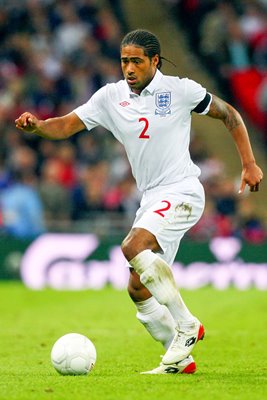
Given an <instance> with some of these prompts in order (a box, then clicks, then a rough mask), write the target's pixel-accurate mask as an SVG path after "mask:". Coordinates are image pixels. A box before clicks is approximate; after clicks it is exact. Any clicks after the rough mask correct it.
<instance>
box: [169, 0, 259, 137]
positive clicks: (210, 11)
mask: <svg viewBox="0 0 267 400" xmlns="http://www.w3.org/2000/svg"><path fill="white" fill-rule="evenodd" d="M165 2H166V3H167V4H169V6H170V7H171V8H172V11H173V15H175V16H176V17H177V20H178V21H179V24H180V25H181V26H182V27H183V28H184V30H185V31H186V34H187V37H188V39H189V44H190V46H191V49H192V51H193V52H195V53H196V54H197V55H198V57H200V59H201V60H202V62H203V64H204V65H205V67H206V68H207V69H208V71H210V72H211V74H212V75H213V76H214V77H216V79H217V82H218V83H219V85H220V90H221V92H222V93H223V94H224V96H226V97H227V98H228V99H229V100H230V101H232V100H234V102H235V103H236V104H238V105H239V107H241V108H242V109H243V110H244V111H245V112H246V113H247V116H248V117H249V118H250V120H251V122H253V123H254V125H255V126H257V127H258V128H259V130H260V131H262V132H263V140H264V141H265V143H266V145H267V1H266V0H165Z"/></svg>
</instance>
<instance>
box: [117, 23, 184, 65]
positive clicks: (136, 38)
mask: <svg viewBox="0 0 267 400" xmlns="http://www.w3.org/2000/svg"><path fill="white" fill-rule="evenodd" d="M128 45H134V46H137V47H141V48H143V49H144V54H145V55H146V56H147V57H149V58H150V60H151V59H152V57H154V56H155V55H156V54H157V55H158V56H159V62H158V65H157V68H158V69H160V68H161V67H162V60H166V61H168V62H170V63H171V64H173V63H172V62H171V61H169V60H167V59H166V58H165V57H162V56H161V55H160V53H161V48H160V43H159V40H158V38H157V36H156V35H154V34H153V33H151V32H149V31H146V30H144V29H136V30H135V31H132V32H129V33H127V35H126V36H125V37H124V38H123V39H122V42H121V48H122V47H125V46H128ZM173 65H174V66H175V67H176V65H175V64H173Z"/></svg>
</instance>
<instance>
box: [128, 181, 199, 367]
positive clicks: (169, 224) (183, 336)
mask: <svg viewBox="0 0 267 400" xmlns="http://www.w3.org/2000/svg"><path fill="white" fill-rule="evenodd" d="M192 183H193V189H192ZM168 190H169V192H167V191H168ZM183 190H184V191H183V192H182V193H181V192H180V191H181V185H180V184H179V185H177V187H174V186H173V185H172V186H171V187H170V188H166V187H164V189H163V192H162V193H160V191H159V192H157V191H156V192H155V191H153V190H152V191H150V192H148V193H146V195H145V199H144V201H142V203H141V204H142V207H141V209H140V210H139V211H138V213H137V218H136V221H135V223H134V225H133V226H134V228H133V229H132V230H131V232H130V233H129V235H128V236H127V237H126V239H125V240H124V241H123V243H122V251H123V253H124V255H125V257H126V259H127V260H128V261H129V264H130V266H131V267H132V268H133V269H134V270H135V272H136V273H137V274H138V275H139V276H140V281H141V283H142V284H143V285H144V286H145V287H146V288H147V289H148V290H149V292H150V293H151V294H152V295H153V296H154V297H155V299H156V300H157V301H158V302H159V303H160V304H162V305H166V307H167V308H168V309H169V311H170V313H171V314H172V317H173V319H174V321H175V323H176V325H177V326H176V334H175V337H174V340H173V341H172V343H171V345H170V347H169V349H168V351H167V352H166V354H165V355H164V357H163V362H164V363H166V364H173V363H174V362H179V361H181V360H183V359H184V358H185V357H187V356H188V355H189V354H190V353H191V351H192V349H193V347H194V345H195V343H196V342H197V341H198V340H199V339H201V338H203V336H204V329H203V326H202V325H201V324H200V322H199V321H198V320H197V319H196V318H195V317H194V316H193V315H192V314H191V313H190V311H189V310H188V308H187V307H186V305H185V304H184V302H183V300H182V298H181V295H180V293H179V290H178V288H177V286H176V284H175V281H174V278H173V274H172V271H171V268H170V265H171V263H172V262H173V260H174V257H175V255H176V252H177V250H178V247H179V243H180V240H181V238H182V237H183V235H184V233H185V232H186V231H187V230H188V229H190V228H191V227H192V226H193V225H194V224H195V223H196V222H197V221H198V219H199V218H200V216H201V214H202V212H203V208H204V196H203V193H204V192H203V188H202V186H201V184H200V183H199V182H198V180H197V179H195V180H192V181H189V183H188V181H187V182H186V183H185V186H184V187H183ZM162 199H164V200H162ZM166 199H167V200H166ZM163 206H164V207H163ZM170 250H171V251H170ZM155 252H157V253H161V254H162V255H161V256H159V255H158V254H155ZM168 253H171V256H170V255H168ZM164 258H165V260H164ZM166 261H167V262H166ZM168 263H170V264H168Z"/></svg>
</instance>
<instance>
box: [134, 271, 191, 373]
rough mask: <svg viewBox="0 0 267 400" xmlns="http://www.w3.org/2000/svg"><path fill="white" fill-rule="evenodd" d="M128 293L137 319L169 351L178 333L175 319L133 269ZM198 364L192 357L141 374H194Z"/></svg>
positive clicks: (161, 365) (161, 364)
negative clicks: (135, 310)
mask: <svg viewBox="0 0 267 400" xmlns="http://www.w3.org/2000/svg"><path fill="white" fill-rule="evenodd" d="M128 292H129V295H130V297H131V299H132V300H133V301H134V303H135V305H136V308H137V314H136V316H137V319H138V320H139V321H140V322H141V323H142V324H143V325H144V327H145V328H146V330H147V331H148V332H149V333H150V335H151V336H152V337H153V339H155V340H157V341H159V342H161V343H162V345H163V346H164V347H165V348H166V349H167V348H168V347H169V346H170V344H171V342H172V340H173V338H174V336H175V333H176V330H175V327H176V326H175V322H174V319H173V317H172V315H171V313H170V311H169V310H168V308H167V307H166V306H164V305H161V304H159V303H158V301H157V300H156V299H155V298H154V297H153V296H151V293H150V292H149V290H148V289H147V288H146V287H145V286H144V285H143V284H142V283H141V282H140V277H139V275H138V274H137V273H136V272H135V271H134V270H133V269H132V268H131V269H130V278H129V284H128ZM195 371H196V363H195V361H194V359H193V357H192V356H191V355H190V356H188V357H186V358H185V359H184V360H182V361H180V362H178V363H174V364H173V365H164V364H163V363H160V365H159V367H157V368H155V369H152V370H149V371H145V372H141V373H142V374H152V375H156V374H193V373H194V372H195Z"/></svg>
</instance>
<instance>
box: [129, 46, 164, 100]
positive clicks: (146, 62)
mask: <svg viewBox="0 0 267 400" xmlns="http://www.w3.org/2000/svg"><path fill="white" fill-rule="evenodd" d="M158 62H159V56H158V55H155V56H154V57H152V59H150V58H149V57H148V56H146V55H145V54H144V49H142V48H141V47H136V46H133V45H128V46H124V47H122V49H121V68H122V72H123V75H124V78H125V79H126V81H127V83H128V85H129V86H130V88H131V89H132V91H133V92H134V93H137V94H140V93H141V91H142V90H143V89H144V88H145V87H146V86H147V85H148V84H149V82H151V80H152V79H153V77H154V75H155V73H156V70H157V64H158Z"/></svg>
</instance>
